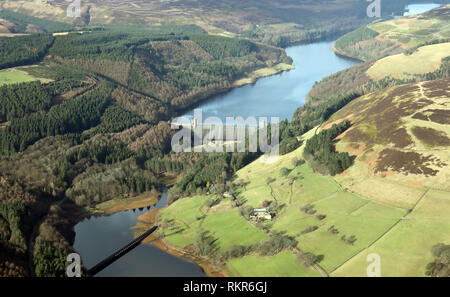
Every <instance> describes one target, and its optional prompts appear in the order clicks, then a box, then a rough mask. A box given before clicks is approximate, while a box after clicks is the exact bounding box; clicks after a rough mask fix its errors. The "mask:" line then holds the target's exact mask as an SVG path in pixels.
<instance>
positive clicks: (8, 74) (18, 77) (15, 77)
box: [0, 70, 37, 86]
mask: <svg viewBox="0 0 450 297" xmlns="http://www.w3.org/2000/svg"><path fill="white" fill-rule="evenodd" d="M35 80H37V79H36V78H34V77H33V76H31V75H28V74H27V73H25V72H22V71H18V70H5V71H0V86H2V85H8V84H16V83H21V82H30V81H35Z"/></svg>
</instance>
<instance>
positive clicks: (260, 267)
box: [227, 252, 320, 277]
mask: <svg viewBox="0 0 450 297" xmlns="http://www.w3.org/2000/svg"><path fill="white" fill-rule="evenodd" d="M227 267H228V273H229V274H230V275H231V276H242V277H270V276H278V277H283V276H284V277H298V276H308V277H311V276H320V274H319V273H318V272H316V271H314V270H312V269H308V268H305V267H304V266H303V265H302V264H301V263H300V262H299V261H298V260H297V258H296V256H295V255H294V254H293V253H291V252H281V253H279V254H278V255H276V256H273V257H258V256H252V255H250V256H245V257H242V258H239V259H234V260H231V261H229V262H228V263H227Z"/></svg>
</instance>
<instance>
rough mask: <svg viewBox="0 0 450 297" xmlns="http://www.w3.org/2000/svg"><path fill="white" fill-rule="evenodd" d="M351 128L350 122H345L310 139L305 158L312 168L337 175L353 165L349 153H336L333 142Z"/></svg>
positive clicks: (305, 150)
mask: <svg viewBox="0 0 450 297" xmlns="http://www.w3.org/2000/svg"><path fill="white" fill-rule="evenodd" d="M349 127H350V121H348V120H345V121H343V122H341V123H340V124H338V125H336V124H334V125H333V126H332V127H331V128H329V129H327V130H324V131H321V132H320V133H319V134H316V135H314V136H313V137H311V138H310V139H308V141H307V142H306V145H305V149H304V151H303V157H304V158H305V160H306V161H307V162H308V163H309V165H310V166H311V168H313V169H314V170H315V171H317V172H320V173H322V174H330V175H336V174H339V173H341V172H343V171H344V170H346V169H347V168H349V167H350V166H351V165H352V164H353V159H352V157H350V155H349V154H348V153H347V152H345V153H338V152H336V151H335V149H334V144H333V140H334V139H335V138H336V137H337V136H338V135H340V134H341V133H342V132H344V131H345V130H347V129H348V128H349Z"/></svg>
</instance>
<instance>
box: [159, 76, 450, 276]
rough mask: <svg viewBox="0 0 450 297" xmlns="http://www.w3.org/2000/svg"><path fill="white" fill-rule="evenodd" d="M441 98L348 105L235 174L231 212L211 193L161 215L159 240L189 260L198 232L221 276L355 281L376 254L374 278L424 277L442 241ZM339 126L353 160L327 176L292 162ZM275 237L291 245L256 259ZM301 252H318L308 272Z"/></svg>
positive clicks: (444, 85)
mask: <svg viewBox="0 0 450 297" xmlns="http://www.w3.org/2000/svg"><path fill="white" fill-rule="evenodd" d="M449 92H450V80H449V79H443V80H436V81H432V82H423V83H417V84H409V85H406V86H400V87H393V88H388V89H386V90H383V91H380V92H377V93H373V94H369V95H366V96H363V97H361V98H358V99H356V100H354V101H352V102H351V103H350V104H348V105H347V106H345V107H344V108H342V109H341V110H340V111H338V112H337V113H336V114H334V115H333V116H332V118H331V119H330V120H329V121H328V122H326V123H324V124H323V125H321V126H320V127H317V128H316V129H313V130H311V131H309V132H308V133H306V134H305V135H303V136H302V140H303V141H304V144H303V145H302V146H301V147H300V148H298V149H297V150H295V151H293V152H291V153H289V154H286V155H284V156H281V157H280V158H278V160H276V161H272V162H267V161H269V160H267V159H265V158H264V157H262V158H260V159H258V160H257V161H254V162H253V163H251V164H249V165H247V166H246V167H244V168H243V169H241V170H239V171H238V172H237V173H236V175H235V178H234V182H233V184H234V185H233V187H232V190H231V192H232V193H235V194H234V195H235V196H236V197H237V201H238V205H236V203H235V202H233V201H231V200H230V199H229V198H224V197H223V196H221V195H217V194H211V195H209V196H195V197H190V198H184V199H180V200H178V201H177V202H175V203H173V204H172V205H170V206H169V207H168V208H167V209H164V210H163V211H162V212H161V213H160V216H159V222H160V223H161V225H162V226H163V230H165V231H164V234H165V241H166V242H167V243H168V244H170V245H174V246H176V247H178V248H184V249H187V250H189V251H190V253H196V248H198V247H197V245H198V241H197V240H196V237H195V233H196V232H199V230H202V231H206V232H207V233H208V234H210V235H211V240H214V242H215V243H217V245H218V246H217V250H216V251H215V253H213V254H210V255H209V257H211V258H213V259H215V260H214V261H216V262H215V263H219V264H220V263H222V264H221V265H223V266H222V267H223V268H222V269H224V270H226V271H227V273H228V274H229V275H232V276H249V275H252V276H254V275H261V276H263V275H264V276H310V275H314V274H315V275H320V273H321V271H322V273H323V271H326V273H328V274H330V275H331V276H349V275H354V276H365V275H366V268H367V265H368V262H367V261H366V256H367V255H368V254H369V253H378V254H379V255H380V256H381V258H382V264H381V265H382V266H381V269H382V275H383V276H424V275H425V271H426V265H427V264H428V263H429V262H432V261H433V255H432V254H431V248H432V246H434V245H435V244H437V243H447V244H448V243H449V242H450V241H449V240H450V239H449V237H448V234H447V233H448V232H446V230H447V229H448V227H450V225H449V224H450V220H449V219H450V217H449V216H448V213H449V210H450V200H449V199H448V197H449V195H448V193H449V192H450V188H449V187H448V182H447V181H448V179H449V176H450V171H449V164H450V159H449V154H448V151H449V147H450V130H449V125H450V122H449V121H448V120H449V118H448V114H449V112H448V106H447V104H446V103H445V102H446V100H447V98H448V96H449V94H450V93H449ZM343 119H347V120H350V122H351V124H352V126H351V127H350V129H349V130H347V131H345V132H344V133H343V134H342V135H340V136H338V137H337V138H336V142H335V145H336V149H337V150H338V151H340V152H349V154H350V155H352V156H353V157H354V158H355V160H354V164H353V165H352V166H351V167H350V168H349V169H347V170H346V171H344V172H343V173H342V174H338V175H336V176H334V177H330V176H326V175H321V174H319V173H316V172H314V171H313V170H312V169H311V168H310V166H309V165H308V163H305V162H303V161H302V158H303V149H304V147H305V143H306V142H307V141H308V139H310V138H311V137H312V136H313V135H315V134H316V133H317V132H318V131H321V130H324V129H328V128H330V127H331V125H332V124H334V123H339V122H341V121H342V120H343ZM212 201H214V202H212ZM267 205H270V207H271V208H272V211H273V214H274V218H273V219H272V220H265V221H260V222H257V223H256V222H254V221H252V219H249V217H248V213H247V212H248V211H249V210H251V209H253V208H262V207H266V206H267ZM445 226H447V227H445ZM196 230H197V231H196ZM257 234H261V235H257ZM264 234H265V235H264ZM274 234H284V236H287V237H290V238H293V239H295V241H296V244H295V246H288V247H287V248H284V249H276V247H273V246H272V247H271V250H272V253H271V254H270V256H269V257H267V256H262V255H261V251H260V248H259V246H260V245H263V244H264V242H265V240H267V238H270V237H271V236H274ZM233 244H239V245H240V247H236V246H233ZM308 253H311V254H314V255H316V256H317V258H316V259H317V261H316V262H315V263H316V264H315V265H313V266H308V265H305V263H306V262H305V261H304V257H302V256H301V255H302V254H303V255H305V254H308ZM229 255H232V256H231V257H230V256H229ZM269 259H270V260H269ZM287 259H290V260H287ZM214 261H213V262H214ZM255 265H258V271H257V272H256V271H255V270H254V267H255Z"/></svg>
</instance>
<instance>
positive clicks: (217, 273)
mask: <svg viewBox="0 0 450 297" xmlns="http://www.w3.org/2000/svg"><path fill="white" fill-rule="evenodd" d="M160 210H161V208H157V209H153V210H150V211H148V212H146V213H145V214H143V215H141V216H139V217H138V221H137V224H136V226H135V227H134V229H135V233H134V237H135V238H136V237H138V236H139V235H140V234H141V233H143V232H145V230H144V227H145V228H147V225H154V224H155V223H156V221H157V215H158V212H159V211H160ZM142 243H143V244H151V245H154V246H155V247H157V248H158V249H160V250H162V251H164V252H166V253H168V254H170V255H173V256H175V257H178V258H181V259H184V260H188V261H190V262H192V263H194V264H196V265H197V266H199V267H200V269H202V271H203V272H204V273H205V274H206V275H207V276H209V277H229V275H228V273H227V272H226V268H225V267H220V268H218V267H215V266H214V265H212V264H211V263H209V259H208V258H207V257H202V256H194V255H193V254H192V253H191V251H189V250H185V249H182V248H178V247H175V246H172V245H170V244H169V243H167V241H165V240H164V238H163V236H161V234H160V233H159V232H155V233H154V234H152V235H150V236H149V237H147V238H146V239H145V240H144V241H143V242H142Z"/></svg>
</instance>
